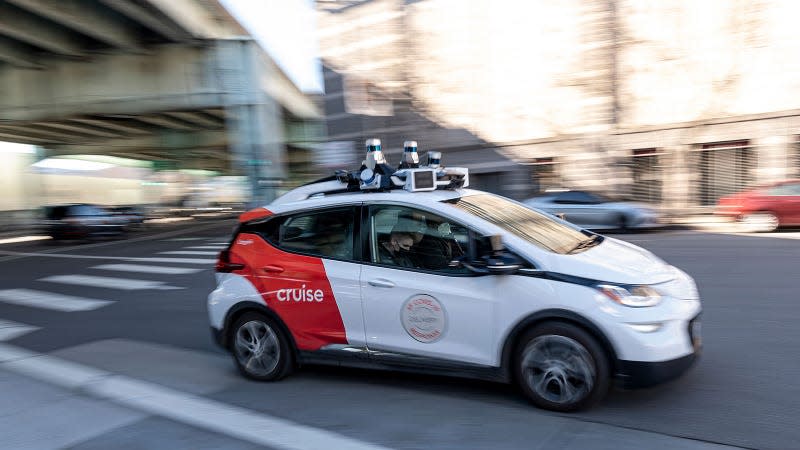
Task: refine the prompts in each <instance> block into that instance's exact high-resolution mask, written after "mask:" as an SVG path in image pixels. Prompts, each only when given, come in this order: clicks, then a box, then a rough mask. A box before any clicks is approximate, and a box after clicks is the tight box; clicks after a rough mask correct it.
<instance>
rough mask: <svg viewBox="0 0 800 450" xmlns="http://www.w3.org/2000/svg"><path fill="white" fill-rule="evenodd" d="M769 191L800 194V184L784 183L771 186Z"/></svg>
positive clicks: (773, 193)
mask: <svg viewBox="0 0 800 450" xmlns="http://www.w3.org/2000/svg"><path fill="white" fill-rule="evenodd" d="M767 192H768V193H769V195H800V184H795V183H790V184H782V185H780V186H775V187H773V188H770V189H769V190H768V191H767Z"/></svg>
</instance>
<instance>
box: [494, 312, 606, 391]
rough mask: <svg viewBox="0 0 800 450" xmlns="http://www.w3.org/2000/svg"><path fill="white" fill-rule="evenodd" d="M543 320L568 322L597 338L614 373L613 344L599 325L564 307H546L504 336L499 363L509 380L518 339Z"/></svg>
mask: <svg viewBox="0 0 800 450" xmlns="http://www.w3.org/2000/svg"><path fill="white" fill-rule="evenodd" d="M545 322H562V323H568V324H571V325H574V326H577V327H578V328H581V329H582V330H584V331H586V332H587V333H589V335H591V336H592V337H593V338H595V339H597V342H598V344H600V346H601V347H602V348H603V350H604V351H605V352H606V355H607V356H608V358H609V361H608V362H609V365H610V366H611V370H612V373H611V376H613V375H615V374H616V372H617V361H618V357H617V352H616V350H614V346H613V345H612V344H611V341H609V340H608V338H607V337H606V335H605V334H604V333H603V332H602V330H600V327H598V326H597V325H595V324H594V323H593V322H592V321H591V320H589V319H587V318H586V317H584V316H582V315H580V314H578V313H576V312H573V311H569V310H566V309H546V310H542V311H538V312H535V313H533V314H530V315H529V316H527V317H525V318H523V319H522V320H520V321H519V322H518V323H517V324H516V325H515V326H514V327H513V328H512V329H511V331H510V332H509V333H508V335H507V336H506V338H505V341H504V342H503V349H502V353H501V355H500V358H501V359H500V363H501V367H502V369H503V373H504V374H505V376H506V377H507V378H508V379H509V380H512V379H513V372H514V371H513V362H514V355H515V353H516V352H515V350H516V349H517V346H518V345H519V339H520V338H521V337H522V335H523V334H524V333H525V331H527V330H529V329H530V328H532V327H534V326H536V325H539V324H541V323H545Z"/></svg>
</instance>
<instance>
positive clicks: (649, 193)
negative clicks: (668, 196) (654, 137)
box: [631, 148, 664, 203]
mask: <svg viewBox="0 0 800 450" xmlns="http://www.w3.org/2000/svg"><path fill="white" fill-rule="evenodd" d="M659 157H660V154H659V153H658V152H657V150H656V149H655V148H645V149H638V150H634V151H633V156H632V159H633V161H632V165H631V170H632V172H633V173H632V175H633V186H631V197H632V198H633V200H635V201H637V202H645V203H661V200H662V197H661V194H662V179H663V177H664V175H663V171H662V169H661V165H660V161H659Z"/></svg>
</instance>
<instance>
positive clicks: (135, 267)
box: [92, 264, 205, 275]
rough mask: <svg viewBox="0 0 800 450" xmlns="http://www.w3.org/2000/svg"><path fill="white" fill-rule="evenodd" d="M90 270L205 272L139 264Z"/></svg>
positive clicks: (172, 273)
mask: <svg viewBox="0 0 800 450" xmlns="http://www.w3.org/2000/svg"><path fill="white" fill-rule="evenodd" d="M92 269H100V270H117V271H120V272H139V273H161V274H165V275H184V274H189V273H197V272H201V271H203V270H205V269H193V268H190V267H166V266H143V265H139V264H103V265H100V266H94V267H92Z"/></svg>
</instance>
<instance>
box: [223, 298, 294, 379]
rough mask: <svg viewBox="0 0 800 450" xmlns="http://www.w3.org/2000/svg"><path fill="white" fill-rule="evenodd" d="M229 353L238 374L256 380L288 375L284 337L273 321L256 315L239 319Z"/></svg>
mask: <svg viewBox="0 0 800 450" xmlns="http://www.w3.org/2000/svg"><path fill="white" fill-rule="evenodd" d="M231 337H232V340H231V350H232V352H233V359H234V361H235V362H236V366H237V367H238V368H239V371H240V372H241V373H242V374H243V375H244V376H246V377H248V378H252V379H254V380H260V381H274V380H279V379H281V378H283V377H284V376H286V375H288V374H289V372H290V371H291V369H292V355H291V351H290V348H289V341H288V338H287V337H286V336H285V335H284V333H283V331H282V330H281V328H280V327H279V326H278V324H277V323H275V321H274V320H272V319H270V318H268V317H267V316H265V315H262V314H259V313H247V314H245V315H243V316H242V317H240V318H239V319H238V320H237V321H236V323H235V324H234V326H233V329H232V336H231Z"/></svg>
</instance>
